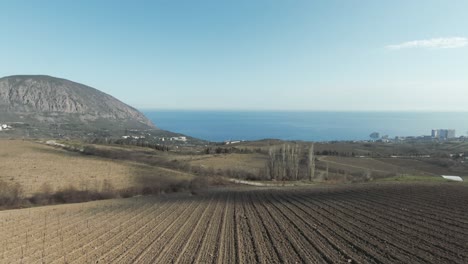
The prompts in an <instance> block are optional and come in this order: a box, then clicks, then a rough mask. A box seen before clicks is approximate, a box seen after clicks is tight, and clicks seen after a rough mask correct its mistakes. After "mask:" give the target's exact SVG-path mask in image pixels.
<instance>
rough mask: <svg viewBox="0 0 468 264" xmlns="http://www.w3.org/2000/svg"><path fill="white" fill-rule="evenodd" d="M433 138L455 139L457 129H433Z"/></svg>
mask: <svg viewBox="0 0 468 264" xmlns="http://www.w3.org/2000/svg"><path fill="white" fill-rule="evenodd" d="M431 136H432V138H436V139H441V140H446V139H451V138H455V129H432V132H431Z"/></svg>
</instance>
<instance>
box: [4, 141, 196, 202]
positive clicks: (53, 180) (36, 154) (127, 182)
mask: <svg viewBox="0 0 468 264" xmlns="http://www.w3.org/2000/svg"><path fill="white" fill-rule="evenodd" d="M141 176H144V177H146V178H148V177H155V178H163V177H164V178H167V177H169V178H177V179H190V178H191V177H192V176H191V175H190V174H184V173H180V172H176V171H172V170H168V169H163V168H158V167H153V166H148V165H144V164H139V163H134V162H127V161H113V160H110V159H104V158H99V157H95V156H84V155H81V154H78V153H73V152H68V151H65V150H62V149H59V148H55V147H51V146H46V145H43V144H39V143H35V142H30V141H21V140H0V180H4V181H6V182H9V183H19V184H21V186H22V187H23V191H24V193H25V195H30V194H33V193H35V192H38V191H41V188H42V186H44V184H48V185H50V187H52V189H53V190H60V189H63V188H67V187H69V186H74V187H76V188H78V189H88V190H99V189H100V188H101V186H102V184H103V182H104V180H109V181H110V182H111V184H112V185H113V187H114V188H116V189H122V188H127V187H132V186H134V185H135V184H136V183H137V180H138V177H141Z"/></svg>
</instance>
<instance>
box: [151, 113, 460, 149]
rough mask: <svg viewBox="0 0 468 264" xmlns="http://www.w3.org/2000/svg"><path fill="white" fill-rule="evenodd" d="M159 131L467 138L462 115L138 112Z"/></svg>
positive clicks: (249, 136)
mask: <svg viewBox="0 0 468 264" xmlns="http://www.w3.org/2000/svg"><path fill="white" fill-rule="evenodd" d="M142 112H143V113H144V114H145V115H146V116H147V117H148V118H149V119H150V120H151V121H153V122H154V123H155V124H156V125H157V126H158V127H159V128H161V129H164V130H168V131H172V132H177V133H181V134H185V135H188V136H191V137H195V138H200V139H204V140H209V141H213V142H222V141H228V140H260V139H267V138H269V139H283V140H304V141H343V140H368V139H370V137H369V136H370V134H371V133H373V132H378V133H379V134H380V135H381V136H384V135H388V136H389V137H392V138H393V137H395V136H404V137H407V136H423V135H431V130H432V129H455V130H456V136H457V137H458V136H467V133H468V112H323V111H200V110H143V111H142Z"/></svg>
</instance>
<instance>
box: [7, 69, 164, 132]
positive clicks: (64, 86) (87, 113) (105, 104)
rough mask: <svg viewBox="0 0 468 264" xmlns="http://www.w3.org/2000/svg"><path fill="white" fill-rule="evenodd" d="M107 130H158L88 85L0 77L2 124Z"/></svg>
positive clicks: (37, 77)
mask: <svg viewBox="0 0 468 264" xmlns="http://www.w3.org/2000/svg"><path fill="white" fill-rule="evenodd" d="M2 121H3V122H22V123H32V124H34V125H49V126H50V125H51V124H55V125H56V126H60V125H63V126H64V127H68V128H73V127H75V128H79V129H81V128H87V130H93V129H105V130H111V131H112V130H123V129H156V127H155V126H154V124H153V123H152V122H151V121H150V120H148V119H147V118H146V117H145V116H144V115H143V114H142V113H140V112H139V111H138V110H136V109H135V108H133V107H131V106H128V105H126V104H125V103H123V102H121V101H119V100H117V99H116V98H114V97H112V96H110V95H108V94H106V93H103V92H101V91H99V90H96V89H94V88H91V87H89V86H86V85H83V84H79V83H76V82H72V81H69V80H65V79H59V78H55V77H51V76H44V75H17V76H9V77H4V78H0V123H1V122H2Z"/></svg>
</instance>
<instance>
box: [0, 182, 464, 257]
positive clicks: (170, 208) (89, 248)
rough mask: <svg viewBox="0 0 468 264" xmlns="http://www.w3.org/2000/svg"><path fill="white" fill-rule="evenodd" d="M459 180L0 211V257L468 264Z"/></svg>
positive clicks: (241, 190)
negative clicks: (443, 182) (452, 182)
mask: <svg viewBox="0 0 468 264" xmlns="http://www.w3.org/2000/svg"><path fill="white" fill-rule="evenodd" d="M467 190H468V189H467V187H466V186H463V185H462V186H460V185H457V184H438V185H435V184H359V185H340V186H320V187H314V188H307V189H306V188H295V189H291V188H284V189H266V188H263V189H253V188H248V189H246V188H237V189H232V188H231V189H224V190H223V189H216V190H211V191H208V192H206V193H203V194H201V195H197V196H190V195H188V194H180V193H179V194H170V195H163V196H159V197H152V196H147V197H135V198H130V199H117V200H106V201H96V202H90V203H84V204H70V205H59V206H48V207H41V208H30V209H20V210H10V211H3V212H0V222H1V227H0V237H1V238H2V239H1V241H0V263H467V262H468V220H467V219H468V207H467V203H466V201H467V200H468V191H467Z"/></svg>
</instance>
